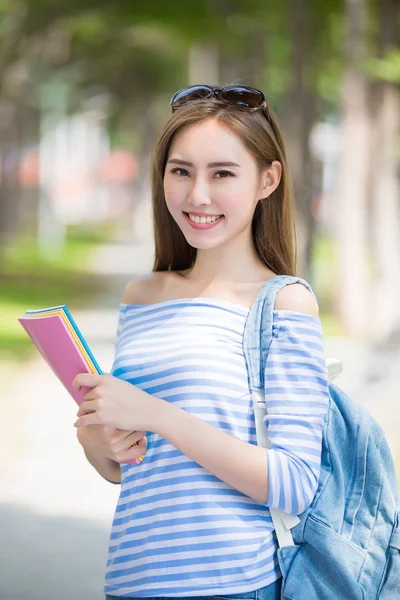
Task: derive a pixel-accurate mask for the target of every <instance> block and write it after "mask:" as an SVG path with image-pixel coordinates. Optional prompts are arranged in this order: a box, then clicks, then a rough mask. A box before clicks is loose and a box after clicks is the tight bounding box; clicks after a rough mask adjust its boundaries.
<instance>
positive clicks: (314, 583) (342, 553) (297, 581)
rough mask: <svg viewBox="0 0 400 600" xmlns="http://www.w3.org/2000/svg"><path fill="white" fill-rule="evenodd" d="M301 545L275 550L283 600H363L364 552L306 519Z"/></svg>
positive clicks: (320, 523) (320, 525) (311, 517)
mask: <svg viewBox="0 0 400 600" xmlns="http://www.w3.org/2000/svg"><path fill="white" fill-rule="evenodd" d="M304 540H305V541H304V543H302V544H298V545H295V546H285V547H283V548H279V549H278V560H279V566H280V569H281V572H282V579H283V581H282V595H281V599H282V600H321V599H322V598H323V600H338V599H339V598H340V599H342V598H346V600H362V599H363V592H362V589H361V586H360V584H359V583H358V576H359V574H360V572H361V567H362V565H363V562H364V560H365V555H366V554H365V550H363V549H362V548H359V547H358V546H356V545H355V544H353V543H352V542H350V541H348V540H346V539H345V538H343V537H341V536H340V535H339V534H337V533H336V532H335V531H333V530H332V529H330V527H328V526H327V525H326V524H325V523H323V522H322V521H319V520H318V519H316V518H315V517H313V516H309V517H308V519H307V522H306V525H305V529H304Z"/></svg>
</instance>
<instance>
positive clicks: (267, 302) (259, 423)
mask: <svg viewBox="0 0 400 600" xmlns="http://www.w3.org/2000/svg"><path fill="white" fill-rule="evenodd" d="M292 283H302V284H303V285H304V286H305V287H306V288H307V289H308V290H310V292H311V293H313V292H312V290H311V287H310V286H309V284H308V283H307V282H306V281H304V280H303V279H300V278H299V277H291V276H289V275H278V276H276V277H272V278H271V279H269V280H268V281H267V282H266V283H265V285H264V286H263V287H262V289H261V290H260V292H259V293H258V295H257V297H256V299H255V301H254V302H253V304H252V306H251V309H250V312H249V315H248V317H247V320H246V324H245V329H244V336H243V351H244V355H245V360H246V364H247V369H248V373H249V379H250V387H251V395H252V400H253V409H254V416H255V425H256V434H257V444H258V445H259V446H261V447H263V448H269V447H270V442H269V440H268V433H267V429H266V427H265V424H264V417H265V414H266V407H265V396H264V366H265V363H266V360H267V357H268V351H269V347H270V345H271V341H272V325H273V310H274V305H275V297H276V294H277V293H278V292H279V290H280V289H282V288H283V287H284V286H285V285H289V284H292ZM270 513H271V518H272V521H273V523H274V528H275V533H276V536H277V540H278V545H279V546H280V547H281V548H282V547H284V546H292V545H293V544H294V542H293V537H292V534H291V532H290V530H291V529H292V528H293V527H294V526H295V525H297V524H298V523H299V522H300V519H299V518H298V517H297V516H296V515H290V514H288V513H285V512H283V511H281V510H278V509H275V508H272V507H270Z"/></svg>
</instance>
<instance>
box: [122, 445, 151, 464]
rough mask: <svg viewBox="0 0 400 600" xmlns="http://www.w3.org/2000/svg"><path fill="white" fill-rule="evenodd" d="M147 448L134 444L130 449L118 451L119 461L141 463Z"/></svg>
mask: <svg viewBox="0 0 400 600" xmlns="http://www.w3.org/2000/svg"><path fill="white" fill-rule="evenodd" d="M144 454H145V450H144V449H143V447H142V448H140V447H139V445H135V446H132V447H131V448H129V450H125V451H122V452H118V454H117V457H116V460H117V462H119V463H131V464H140V463H141V462H142V461H143V459H144Z"/></svg>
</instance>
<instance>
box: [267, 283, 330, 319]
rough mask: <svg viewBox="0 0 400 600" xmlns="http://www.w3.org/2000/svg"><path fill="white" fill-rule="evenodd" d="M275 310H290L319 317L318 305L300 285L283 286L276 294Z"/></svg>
mask: <svg viewBox="0 0 400 600" xmlns="http://www.w3.org/2000/svg"><path fill="white" fill-rule="evenodd" d="M274 308H275V310H290V311H294V312H299V313H304V314H306V315H311V316H312V317H317V318H318V317H319V311H318V304H317V302H316V300H315V298H314V296H313V295H312V294H311V293H310V292H309V290H308V289H307V288H306V287H304V285H302V284H301V283H293V284H291V285H285V286H284V287H283V288H282V289H281V290H279V292H278V293H277V294H276V298H275V306H274Z"/></svg>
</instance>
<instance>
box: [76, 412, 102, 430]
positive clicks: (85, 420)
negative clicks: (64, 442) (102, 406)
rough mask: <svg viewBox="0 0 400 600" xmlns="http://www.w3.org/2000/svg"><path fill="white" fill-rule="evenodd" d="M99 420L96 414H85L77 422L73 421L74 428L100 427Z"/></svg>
mask: <svg viewBox="0 0 400 600" xmlns="http://www.w3.org/2000/svg"><path fill="white" fill-rule="evenodd" d="M101 424H102V423H101V420H100V417H99V415H98V413H97V412H92V413H90V414H86V415H84V416H83V417H79V419H78V420H77V421H75V423H74V426H75V427H76V428H78V429H79V428H80V427H87V426H88V425H101Z"/></svg>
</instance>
